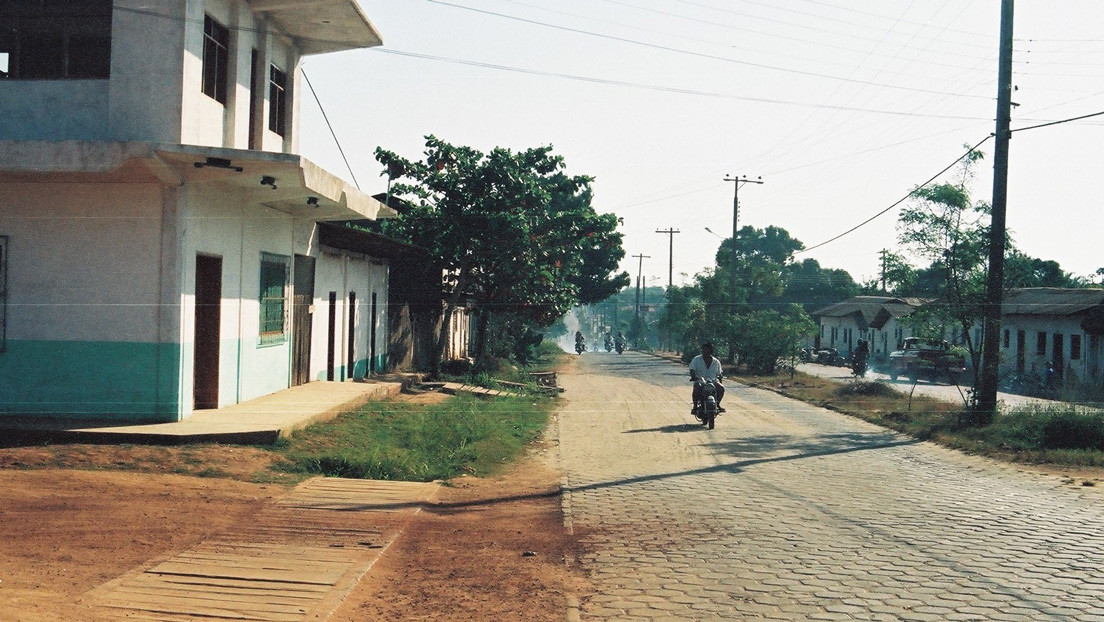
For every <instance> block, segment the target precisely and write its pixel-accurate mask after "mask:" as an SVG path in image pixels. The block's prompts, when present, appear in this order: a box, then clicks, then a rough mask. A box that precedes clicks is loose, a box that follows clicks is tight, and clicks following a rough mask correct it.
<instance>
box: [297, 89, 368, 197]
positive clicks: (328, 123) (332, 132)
mask: <svg viewBox="0 0 1104 622" xmlns="http://www.w3.org/2000/svg"><path fill="white" fill-rule="evenodd" d="M300 71H301V73H302V74H303V81H304V82H306V83H307V88H309V89H310V92H311V95H313V96H314V102H315V103H316V104H318V109H319V110H321V111H322V119H324V120H325V121H326V127H328V128H330V136H333V139H334V144H336V145H337V151H338V153H340V154H341V159H342V160H344V161H345V168H347V169H349V176H350V177H352V178H353V184H354V185H355V186H356V187H357V190H360V182H359V181H357V178H356V173H354V172H353V167H352V166H350V165H349V158H347V157H345V150H344V149H342V148H341V141H340V140H338V139H337V132H335V131H334V128H333V125H331V124H330V117H329V115H327V114H326V109H325V108H323V107H322V100H320V99H318V93H316V92H315V91H314V85H313V84H311V81H310V78H308V77H307V72H306V71H303V70H300Z"/></svg>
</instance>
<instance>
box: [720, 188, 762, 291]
mask: <svg viewBox="0 0 1104 622" xmlns="http://www.w3.org/2000/svg"><path fill="white" fill-rule="evenodd" d="M724 180H725V181H731V182H732V304H733V305H735V304H736V290H737V285H738V284H737V282H736V280H737V279H736V257H737V255H738V253H737V252H736V231H737V230H738V229H737V226H736V224H737V223H736V220H737V216H738V215H739V213H740V184H760V185H762V183H763V177H762V176H760V177H759V178H757V179H748V177H747V175H744V176H743V177H735V176H732V175H725V178H724ZM733 308H735V307H733Z"/></svg>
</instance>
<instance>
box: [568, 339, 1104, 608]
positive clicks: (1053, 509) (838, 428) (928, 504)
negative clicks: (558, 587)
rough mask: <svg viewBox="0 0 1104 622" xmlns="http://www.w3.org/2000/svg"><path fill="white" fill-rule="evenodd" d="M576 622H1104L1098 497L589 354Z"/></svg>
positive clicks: (583, 367) (746, 393) (572, 495)
mask: <svg viewBox="0 0 1104 622" xmlns="http://www.w3.org/2000/svg"><path fill="white" fill-rule="evenodd" d="M560 383H561V385H562V386H564V387H565V388H566V393H565V397H566V405H565V407H564V408H563V409H562V411H561V413H560V417H559V436H560V447H561V459H562V462H563V465H562V466H563V469H564V477H565V487H566V489H567V493H566V494H565V496H564V504H565V510H566V512H567V520H568V522H569V525H570V526H571V527H572V528H573V529H574V531H575V533H577V534H579V535H580V537H581V539H582V542H583V553H582V555H581V557H580V559H579V563H580V565H581V566H582V567H583V569H584V570H585V571H586V572H587V573H588V574H589V575H590V576H591V577H592V579H593V580H594V582H595V586H596V589H597V593H596V594H595V595H594V596H593V597H590V598H588V599H586V600H585V601H584V602H583V603H582V606H581V610H580V612H579V613H580V617H581V618H582V620H584V621H587V620H625V621H632V620H641V621H644V620H669V621H675V620H680V621H685V620H978V621H982V620H985V621H990V620H1078V621H1081V620H1095V621H1104V495H1102V494H1101V491H1100V490H1098V489H1095V488H1080V487H1073V486H1069V485H1063V484H1062V483H1061V481H1060V480H1059V479H1058V478H1056V477H1050V476H1043V475H1037V474H1033V473H1027V472H1021V471H1019V470H1016V469H1015V468H1012V467H1007V466H1004V465H998V464H995V463H992V462H990V461H986V460H982V459H978V458H973V457H969V456H962V455H959V454H957V453H955V452H951V451H949V450H944V449H942V448H939V447H936V446H933V445H930V444H927V443H918V442H915V441H913V440H911V439H908V438H905V437H901V436H898V435H895V434H893V433H890V432H887V431H886V430H884V429H882V428H878V427H875V426H872V425H869V424H866V423H864V422H861V421H859V420H856V419H852V418H848V417H845V416H843V415H839V414H837V413H832V412H829V411H825V410H820V409H816V408H812V407H809V406H806V405H804V404H801V403H798V402H794V401H791V400H788V399H786V398H783V397H780V396H777V395H774V394H772V393H767V392H763V391H759V390H754V389H750V388H746V387H741V386H738V385H729V387H728V395H727V396H726V397H725V404H724V405H725V406H726V407H727V409H728V412H727V413H726V414H724V415H722V416H721V417H720V418H719V419H718V421H717V428H716V429H715V430H712V431H709V430H705V429H703V428H702V427H701V426H700V425H697V424H692V423H691V422H693V421H694V419H693V417H691V416H690V415H689V410H690V405H689V393H690V386H689V383H688V382H687V380H686V374H685V372H684V371H683V368H681V367H679V366H677V365H675V364H672V363H667V362H663V361H660V360H658V359H655V358H652V357H649V356H646V355H642V354H636V353H625V354H624V355H621V356H618V355H616V354H606V353H593V354H591V353H588V354H586V355H584V356H582V357H580V360H579V365H578V367H577V370H576V372H575V373H572V374H564V375H562V376H561V382H560Z"/></svg>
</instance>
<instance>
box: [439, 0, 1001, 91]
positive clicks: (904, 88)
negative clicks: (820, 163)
mask: <svg viewBox="0 0 1104 622" xmlns="http://www.w3.org/2000/svg"><path fill="white" fill-rule="evenodd" d="M425 1H426V2H429V3H431V4H439V5H441V6H448V7H452V8H456V9H461V10H464V11H470V12H473V13H480V14H483V15H491V16H494V17H500V18H503V19H508V20H512V21H517V22H521V23H524V24H530V25H534V26H542V27H545V28H552V29H554V30H562V31H565V32H571V33H575V34H580V35H586V36H589V37H595V38H598V39H606V40H609V41H617V42H620V43H628V44H630V45H637V46H641V47H646V48H651V49H655V50H661V51H665V52H674V53H676V54H685V55H688V56H695V57H698V58H707V59H710V60H717V61H722V62H726V63H733V64H736V65H743V66H747V67H755V68H757V69H767V70H770V71H781V72H785V73H792V74H795V75H802V76H809V77H814V78H823V79H827V80H839V81H843V82H849V83H853V84H861V85H867V86H881V87H885V88H890V89H897V90H902V91H909V92H914V93H928V94H934V95H949V96H953V97H963V98H972V99H984V100H992V99H993V97H992V96H987V95H970V94H967V93H961V92H959V93H950V92H947V91H937V90H933V89H923V88H919V87H909V86H901V85H894V84H883V83H879V82H873V81H869V80H856V79H848V78H842V77H840V76H833V75H829V74H823V73H817V72H814V71H803V70H800V69H789V68H786V67H779V66H775V65H767V64H764V63H754V62H751V61H743V60H739V59H735V58H729V57H727V56H718V55H716V54H706V53H704V52H694V51H692V50H684V49H681V48H676V47H671V46H667V45H660V44H658V43H648V42H646V41H639V40H637V39H630V38H628V37H619V36H617V35H609V34H604V33H600V32H594V31H591V30H584V29H581V28H572V27H570V26H561V25H558V24H551V23H548V22H542V21H539V20H534V19H528V18H524V17H518V16H516V15H509V14H506V13H499V12H496V11H488V10H486V9H477V8H475V7H470V6H465V5H463V4H456V3H453V2H447V1H446V0H425Z"/></svg>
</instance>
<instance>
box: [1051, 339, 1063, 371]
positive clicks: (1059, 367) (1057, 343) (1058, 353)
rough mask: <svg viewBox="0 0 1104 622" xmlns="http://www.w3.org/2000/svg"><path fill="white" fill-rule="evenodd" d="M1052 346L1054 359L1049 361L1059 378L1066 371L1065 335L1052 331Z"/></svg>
mask: <svg viewBox="0 0 1104 622" xmlns="http://www.w3.org/2000/svg"><path fill="white" fill-rule="evenodd" d="M1052 348H1053V353H1054V360H1052V361H1051V363H1052V364H1053V365H1054V371H1055V372H1057V373H1058V378H1059V379H1061V378H1062V376H1063V374H1065V371H1066V336H1065V335H1063V334H1062V333H1054V343H1053V345H1052Z"/></svg>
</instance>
